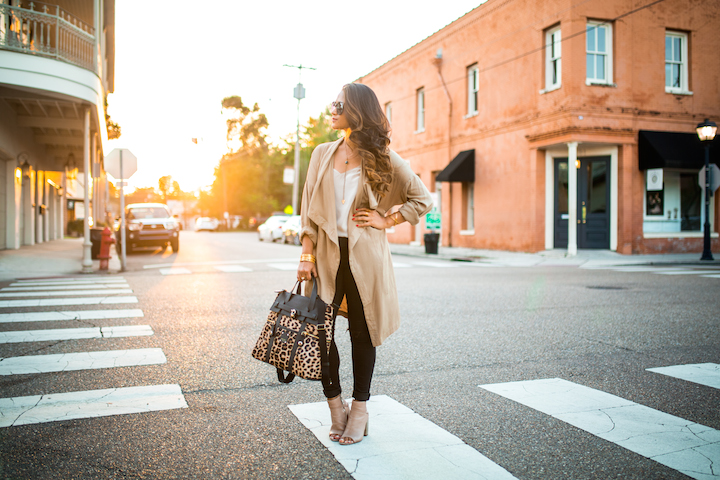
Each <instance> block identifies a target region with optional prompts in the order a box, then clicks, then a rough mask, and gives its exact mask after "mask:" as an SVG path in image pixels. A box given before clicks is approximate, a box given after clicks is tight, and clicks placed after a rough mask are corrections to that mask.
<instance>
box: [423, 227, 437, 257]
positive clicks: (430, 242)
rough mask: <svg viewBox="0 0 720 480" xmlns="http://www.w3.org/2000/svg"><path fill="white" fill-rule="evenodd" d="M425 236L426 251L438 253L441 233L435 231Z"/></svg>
mask: <svg viewBox="0 0 720 480" xmlns="http://www.w3.org/2000/svg"><path fill="white" fill-rule="evenodd" d="M423 238H424V240H425V253H430V254H434V255H437V253H438V242H439V241H440V234H439V233H434V232H432V233H426V234H425V235H424V237H423Z"/></svg>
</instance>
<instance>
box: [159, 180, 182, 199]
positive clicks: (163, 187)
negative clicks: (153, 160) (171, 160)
mask: <svg viewBox="0 0 720 480" xmlns="http://www.w3.org/2000/svg"><path fill="white" fill-rule="evenodd" d="M175 183H177V182H175ZM171 188H172V176H170V175H165V176H164V177H160V179H159V180H158V189H159V190H160V194H161V195H162V198H163V200H167V198H168V193H169V192H170V189H171Z"/></svg>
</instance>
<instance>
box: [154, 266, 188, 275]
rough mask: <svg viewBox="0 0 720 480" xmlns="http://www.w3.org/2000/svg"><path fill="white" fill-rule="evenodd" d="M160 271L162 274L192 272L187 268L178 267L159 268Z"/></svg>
mask: <svg viewBox="0 0 720 480" xmlns="http://www.w3.org/2000/svg"><path fill="white" fill-rule="evenodd" d="M160 273H161V274H163V275H188V274H190V273H192V271H190V270H188V269H187V268H183V267H178V268H161V269H160Z"/></svg>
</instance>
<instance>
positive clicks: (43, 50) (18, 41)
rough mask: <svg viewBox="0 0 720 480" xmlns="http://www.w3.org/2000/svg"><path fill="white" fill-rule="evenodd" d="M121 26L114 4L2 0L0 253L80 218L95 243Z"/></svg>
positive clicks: (104, 0)
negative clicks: (92, 228)
mask: <svg viewBox="0 0 720 480" xmlns="http://www.w3.org/2000/svg"><path fill="white" fill-rule="evenodd" d="M114 16H115V2H114V0H57V1H56V2H55V3H53V4H48V3H39V2H30V1H27V0H22V1H19V0H0V250H3V249H17V248H20V247H21V246H23V245H33V244H36V243H42V242H47V241H51V240H55V239H59V238H62V237H63V236H64V235H65V234H66V233H72V231H70V232H68V225H70V224H71V222H72V221H73V220H76V219H78V221H79V219H80V218H82V219H85V220H84V222H81V223H84V228H83V230H84V234H85V238H86V243H88V242H89V234H88V228H89V226H91V225H92V224H93V223H99V222H102V221H104V216H105V210H106V205H107V202H108V197H107V195H108V189H107V179H106V175H105V172H104V168H103V159H104V152H105V150H104V147H105V146H106V145H107V142H108V132H107V124H106V114H105V105H106V98H107V94H108V93H110V92H112V91H113V79H114V55H115V53H114V50H115V43H114V42H115V34H114V28H115V27H114V23H115V19H114ZM71 230H72V228H71ZM76 231H77V229H76ZM79 233H83V232H79ZM83 265H84V264H83ZM84 267H85V265H84Z"/></svg>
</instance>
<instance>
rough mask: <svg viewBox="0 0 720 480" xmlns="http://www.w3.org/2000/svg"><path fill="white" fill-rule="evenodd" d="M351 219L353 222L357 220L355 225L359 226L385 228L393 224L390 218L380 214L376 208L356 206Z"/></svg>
mask: <svg viewBox="0 0 720 480" xmlns="http://www.w3.org/2000/svg"><path fill="white" fill-rule="evenodd" d="M352 219H353V221H354V222H357V223H356V226H357V227H360V228H367V227H372V228H376V229H378V230H385V229H386V228H388V227H390V226H391V225H392V224H393V222H392V220H390V219H388V217H384V216H382V215H380V214H379V213H378V212H377V210H370V209H369V208H358V209H357V210H355V215H353V218H352Z"/></svg>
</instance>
